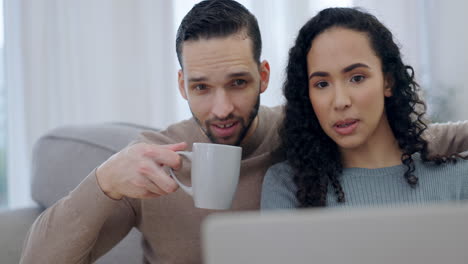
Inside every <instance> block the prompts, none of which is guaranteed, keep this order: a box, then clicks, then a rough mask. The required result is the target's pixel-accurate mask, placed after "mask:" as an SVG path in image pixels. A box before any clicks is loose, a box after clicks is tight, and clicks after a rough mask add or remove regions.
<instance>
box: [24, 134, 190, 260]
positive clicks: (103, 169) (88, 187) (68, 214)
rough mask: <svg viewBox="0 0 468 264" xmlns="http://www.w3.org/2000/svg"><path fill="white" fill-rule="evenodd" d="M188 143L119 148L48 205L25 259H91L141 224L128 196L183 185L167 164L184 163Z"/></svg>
mask: <svg viewBox="0 0 468 264" xmlns="http://www.w3.org/2000/svg"><path fill="white" fill-rule="evenodd" d="M186 147H187V144H186V143H183V142H182V143H178V144H172V145H156V144H152V143H151V142H143V141H140V142H135V143H134V144H130V145H129V146H127V147H126V148H124V149H123V150H121V151H119V152H118V153H116V154H114V155H113V156H112V157H110V158H109V159H107V160H106V161H105V162H104V163H103V164H101V165H100V166H99V167H98V168H97V169H96V170H95V171H94V172H93V173H91V174H90V175H88V177H86V178H85V180H84V181H83V182H82V183H81V184H80V185H79V186H78V187H77V188H76V189H75V190H73V191H72V192H71V193H70V194H69V195H68V196H67V197H65V198H63V199H61V200H60V201H58V202H57V203H56V204H55V205H54V206H52V207H50V208H49V209H47V210H46V211H45V212H44V213H43V214H42V215H40V216H39V218H38V219H37V220H36V221H35V223H34V224H33V226H32V227H31V230H30V233H29V235H28V238H27V240H26V242H25V245H24V249H23V255H22V259H21V263H91V262H93V261H94V260H96V259H97V258H98V257H100V256H101V255H103V254H104V253H105V252H107V251H108V250H109V249H111V248H112V247H113V246H114V245H115V244H117V243H118V242H119V241H120V240H121V239H122V238H123V237H125V236H126V235H127V233H128V232H129V231H130V229H131V228H132V227H133V226H134V225H135V222H136V220H135V219H136V218H137V217H138V215H137V213H136V212H137V210H134V209H135V208H132V206H131V204H130V202H129V201H128V198H133V199H145V198H155V197H159V196H161V195H166V194H169V193H172V192H174V191H175V190H177V187H178V185H177V183H176V182H175V181H174V180H173V179H172V178H171V177H170V176H169V175H167V173H166V172H165V170H164V167H165V166H169V167H172V168H174V169H178V168H180V166H181V161H180V156H179V155H178V154H177V153H176V151H178V150H184V149H185V148H186Z"/></svg>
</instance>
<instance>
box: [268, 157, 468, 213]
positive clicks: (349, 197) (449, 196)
mask: <svg viewBox="0 0 468 264" xmlns="http://www.w3.org/2000/svg"><path fill="white" fill-rule="evenodd" d="M414 160H415V166H416V171H415V174H416V176H418V178H419V184H418V185H417V186H416V187H415V188H412V187H411V186H410V185H409V184H408V183H407V182H406V180H405V178H404V176H403V175H404V173H405V171H406V167H405V166H404V165H398V166H393V167H386V168H379V169H364V168H347V169H344V170H343V173H342V175H341V178H340V182H341V184H342V186H343V190H344V192H345V199H346V201H345V203H338V202H337V198H336V195H335V192H334V189H333V188H332V187H331V186H330V187H329V189H328V194H327V206H328V207H383V206H385V207H392V206H400V205H416V206H418V205H424V204H427V203H437V202H447V201H459V200H466V199H468V161H466V160H459V161H458V162H457V163H456V164H453V163H448V164H442V165H440V166H437V165H435V164H432V163H423V162H422V161H421V160H420V159H419V157H418V155H415V156H414ZM296 191H297V188H296V185H295V184H294V182H293V173H292V168H291V167H290V166H289V165H288V164H287V163H286V162H281V163H278V164H276V165H274V166H272V167H271V168H270V169H269V170H268V171H267V174H266V176H265V180H264V182H263V188H262V200H261V207H262V209H286V208H296V207H298V205H299V202H298V201H297V199H296V196H295V194H296Z"/></svg>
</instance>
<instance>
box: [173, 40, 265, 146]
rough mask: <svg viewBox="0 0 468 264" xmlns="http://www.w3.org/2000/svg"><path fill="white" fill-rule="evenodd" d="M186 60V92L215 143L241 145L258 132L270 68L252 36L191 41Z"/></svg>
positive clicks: (181, 81)
mask: <svg viewBox="0 0 468 264" xmlns="http://www.w3.org/2000/svg"><path fill="white" fill-rule="evenodd" d="M182 64H183V70H180V71H179V76H178V81H179V90H180V93H181V94H182V96H183V97H184V98H185V99H186V100H187V101H188V103H189V106H190V110H191V111H192V114H193V116H194V118H195V119H196V120H197V122H198V124H199V125H200V127H201V129H202V130H203V131H204V132H205V134H206V135H207V136H208V137H209V138H210V140H211V141H212V142H214V143H219V144H229V145H239V144H240V143H241V142H242V140H243V139H245V138H247V137H248V136H250V135H251V134H252V133H253V131H255V129H256V126H257V123H258V120H257V111H258V107H259V103H260V94H261V93H263V92H264V91H265V90H266V88H267V86H268V80H269V74H270V66H269V65H268V62H266V61H263V62H262V63H261V64H260V65H259V64H258V63H256V62H255V60H254V58H253V53H252V42H251V40H250V38H248V37H247V35H246V34H244V33H242V32H240V33H238V34H234V35H231V36H228V37H222V38H210V39H199V40H196V41H186V42H184V43H183V47H182Z"/></svg>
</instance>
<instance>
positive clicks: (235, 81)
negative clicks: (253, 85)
mask: <svg viewBox="0 0 468 264" xmlns="http://www.w3.org/2000/svg"><path fill="white" fill-rule="evenodd" d="M246 83H247V81H246V80H242V79H237V80H234V82H232V85H233V86H242V85H245V84H246Z"/></svg>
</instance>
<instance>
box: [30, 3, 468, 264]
mask: <svg viewBox="0 0 468 264" xmlns="http://www.w3.org/2000/svg"><path fill="white" fill-rule="evenodd" d="M176 51H177V55H178V58H179V63H180V65H181V70H180V71H179V73H178V84H179V90H180V93H181V95H182V96H183V97H184V98H185V99H186V100H187V101H188V103H189V106H190V109H191V111H192V113H193V118H192V119H190V120H187V121H183V122H180V123H178V124H175V125H172V126H170V127H168V128H167V129H166V130H164V131H162V132H160V133H149V132H148V133H144V134H143V137H142V140H140V141H139V142H138V143H134V144H131V145H130V146H128V147H126V148H125V149H123V150H122V151H120V152H119V153H117V154H115V155H114V156H112V157H111V158H109V159H108V160H107V161H106V162H104V163H103V164H102V165H100V166H99V167H98V168H97V169H96V170H95V171H94V172H92V173H90V175H88V177H87V178H85V180H84V181H83V182H82V183H81V184H80V185H79V186H78V187H77V188H76V189H75V190H74V191H73V192H71V193H70V194H69V195H68V196H67V197H65V198H64V199H62V200H60V201H59V202H57V204H55V205H54V206H53V207H51V208H49V209H47V210H46V211H45V212H44V213H43V214H42V215H41V216H40V217H39V218H38V219H37V220H36V222H35V223H34V225H33V226H32V228H31V231H30V235H29V237H28V239H27V241H26V242H25V247H24V252H23V257H22V263H90V262H92V261H94V260H95V259H97V258H98V257H99V256H101V255H103V254H104V253H105V252H106V251H108V250H109V249H110V248H112V247H113V246H114V245H115V244H116V243H117V242H118V241H120V240H121V239H122V238H123V237H124V236H125V235H126V234H127V233H128V232H129V230H130V229H131V228H132V227H137V228H138V229H139V230H140V231H141V232H142V234H143V237H144V240H145V241H144V243H143V245H144V246H143V248H144V258H145V263H200V262H201V256H200V224H201V222H202V220H203V219H204V218H205V216H206V215H208V214H209V213H210V212H211V211H210V210H205V209H198V208H194V206H193V201H192V199H191V197H190V196H188V195H187V194H185V193H184V192H182V191H177V185H176V183H175V182H174V181H173V179H172V178H170V177H169V176H168V174H167V171H166V168H167V167H172V168H174V169H176V170H178V172H177V173H178V175H179V176H180V177H181V178H185V179H188V175H189V169H188V168H187V167H186V166H183V165H182V162H181V158H180V156H179V155H178V154H176V153H175V151H178V150H185V149H190V148H191V146H192V143H193V142H215V143H220V144H231V145H240V146H242V149H243V153H242V165H241V177H240V180H239V186H238V190H237V193H236V197H235V199H234V202H233V210H256V209H258V207H259V200H260V189H261V183H262V180H263V176H264V174H265V171H266V170H267V168H268V167H269V166H270V165H272V164H273V163H275V162H277V161H279V159H280V158H279V156H278V155H277V154H276V152H275V150H276V148H277V146H278V141H279V139H278V136H277V128H278V124H279V122H280V121H281V109H280V108H273V109H272V108H266V107H261V106H260V94H261V93H263V92H264V91H265V90H266V89H267V87H268V81H269V74H270V67H269V64H268V62H267V61H260V54H261V38H260V31H259V28H258V24H257V21H256V19H255V17H254V16H253V15H252V14H251V13H250V12H249V11H248V10H247V9H245V7H243V6H242V5H240V4H238V3H237V2H235V1H232V0H208V1H203V2H200V3H199V4H197V5H195V6H194V7H193V8H192V10H191V11H190V12H189V13H188V14H187V15H186V16H185V18H184V19H183V21H182V23H181V25H180V27H179V30H178V32H177V40H176ZM459 127H460V126H459ZM459 127H458V128H459ZM465 128H466V126H465ZM455 129H457V127H449V129H437V130H435V131H436V132H437V133H445V134H444V135H445V136H447V135H448V133H455V132H454V131H452V130H455ZM460 129H462V128H460ZM452 137H453V135H452V136H451V137H450V138H452ZM465 143H466V142H465ZM441 144H443V142H442V143H441ZM466 145H468V143H467V144H466ZM460 147H461V148H468V146H460ZM220 177H222V172H220Z"/></svg>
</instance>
